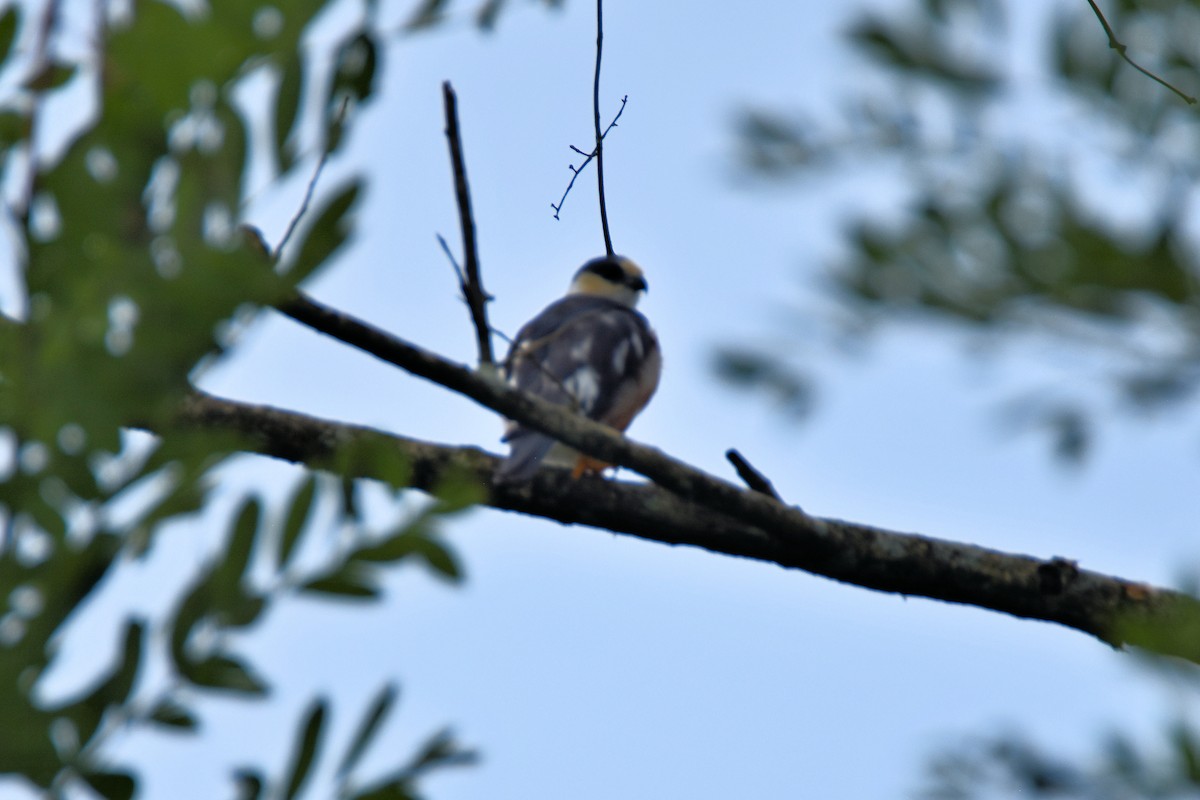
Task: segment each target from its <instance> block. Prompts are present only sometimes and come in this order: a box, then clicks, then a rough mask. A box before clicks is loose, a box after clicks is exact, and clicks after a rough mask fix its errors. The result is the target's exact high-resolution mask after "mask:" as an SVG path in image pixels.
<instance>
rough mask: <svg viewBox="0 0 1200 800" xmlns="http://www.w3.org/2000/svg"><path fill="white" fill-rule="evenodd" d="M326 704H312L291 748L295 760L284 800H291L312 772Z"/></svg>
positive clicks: (323, 702) (290, 769)
mask: <svg viewBox="0 0 1200 800" xmlns="http://www.w3.org/2000/svg"><path fill="white" fill-rule="evenodd" d="M325 712H326V703H325V701H324V700H323V699H318V700H316V701H314V702H313V704H312V706H311V707H310V708H309V711H308V715H307V716H306V717H305V720H304V726H303V729H302V730H301V732H300V737H299V739H297V741H296V744H295V746H294V748H293V753H294V754H295V759H294V760H293V762H292V765H291V767H290V768H289V769H288V778H287V783H286V788H285V789H284V792H283V797H284V798H285V800H292V798H294V797H295V796H296V795H297V794H299V793H300V789H301V788H302V787H303V786H304V782H305V781H306V780H307V779H308V775H309V773H310V772H311V771H312V765H313V761H314V760H315V759H316V756H317V750H318V748H319V747H320V744H321V732H322V727H323V726H324V724H325Z"/></svg>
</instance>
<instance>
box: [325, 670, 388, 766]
mask: <svg viewBox="0 0 1200 800" xmlns="http://www.w3.org/2000/svg"><path fill="white" fill-rule="evenodd" d="M396 696H397V690H396V686H395V684H392V683H388V684H385V685H384V686H383V688H382V689H380V690H379V693H378V694H377V695H375V700H374V701H373V702H372V703H371V706H370V708H369V709H368V710H367V713H366V714H365V715H364V716H363V718H362V721H361V722H359V724H358V732H357V733H355V734H354V739H353V740H351V742H350V747H349V748H348V749H347V750H346V755H345V756H343V757H342V763H341V764H339V765H338V768H337V774H338V776H339V777H340V776H344V775H347V774H349V772H350V771H351V770H352V769H354V767H355V765H356V764H358V761H359V759H360V758H362V755H363V753H364V752H366V749H367V746H368V745H370V743H371V740H372V739H374V738H375V735H376V734H377V733H378V732H379V729H380V727H381V726H382V725H383V721H384V719H385V718H386V717H387V715H388V712H389V711H390V710H391V709H392V706H393V705H395V703H396Z"/></svg>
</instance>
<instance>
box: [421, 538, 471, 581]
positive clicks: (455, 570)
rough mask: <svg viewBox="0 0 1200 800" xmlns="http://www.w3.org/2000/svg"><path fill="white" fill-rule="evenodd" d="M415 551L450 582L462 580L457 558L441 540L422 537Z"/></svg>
mask: <svg viewBox="0 0 1200 800" xmlns="http://www.w3.org/2000/svg"><path fill="white" fill-rule="evenodd" d="M417 553H418V554H419V555H420V556H421V557H422V558H423V559H425V563H426V564H427V565H429V568H430V569H432V570H433V571H434V572H436V573H437V574H438V575H441V576H442V577H443V578H445V579H447V580H449V581H451V582H452V583H454V582H458V581H460V580H462V567H460V566H459V563H458V558H457V557H455V555H454V553H452V552H451V551H450V548H448V547H446V546H445V545H444V544H442V543H441V542H439V541H437V540H436V539H432V538H425V537H423V538H422V539H421V544H420V546H419V547H418V548H417Z"/></svg>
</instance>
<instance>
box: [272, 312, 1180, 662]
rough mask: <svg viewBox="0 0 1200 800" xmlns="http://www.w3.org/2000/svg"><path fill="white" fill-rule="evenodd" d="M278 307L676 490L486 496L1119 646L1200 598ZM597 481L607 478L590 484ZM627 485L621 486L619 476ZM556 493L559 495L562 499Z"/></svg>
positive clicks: (542, 480)
mask: <svg viewBox="0 0 1200 800" xmlns="http://www.w3.org/2000/svg"><path fill="white" fill-rule="evenodd" d="M281 310H282V311H283V312H284V313H285V314H287V315H289V316H291V317H293V318H294V319H296V320H298V321H300V322H302V323H304V324H306V325H309V326H310V327H312V328H314V329H316V330H318V331H321V332H323V333H326V334H329V335H331V336H334V337H336V338H338V339H340V340H341V341H344V342H346V343H348V344H351V345H353V346H355V347H358V348H360V349H362V350H365V351H366V352H369V353H371V354H373V355H375V356H377V357H378V358H381V359H383V360H385V361H387V362H389V363H391V364H395V365H396V366H399V367H401V368H402V369H404V370H406V371H408V372H410V373H412V374H414V375H418V376H420V377H423V378H426V379H428V380H431V381H433V382H435V383H438V384H440V385H441V386H444V387H446V388H448V389H450V390H452V391H455V392H458V393H460V394H463V395H465V396H467V397H470V398H472V399H473V400H475V401H476V402H478V403H480V404H481V405H484V406H486V407H487V408H490V409H492V410H493V411H496V412H498V413H500V414H502V415H504V416H506V417H508V418H510V419H515V420H518V421H519V422H521V424H523V425H526V426H528V427H531V428H535V429H537V430H540V431H543V432H545V433H548V434H550V435H551V436H554V437H555V438H557V439H560V440H561V441H564V442H566V443H567V444H569V445H571V446H572V447H575V448H577V449H579V450H581V451H582V452H584V453H586V454H588V455H590V456H593V457H595V458H599V459H602V460H604V461H607V462H609V463H614V464H620V465H622V466H625V467H629V468H630V469H633V470H635V471H637V472H639V473H641V474H643V475H645V476H646V477H648V478H650V479H651V480H653V481H654V482H655V483H656V484H658V485H659V486H660V487H662V488H663V489H666V490H667V491H668V492H670V493H671V494H673V495H675V497H674V498H672V497H671V496H670V495H668V494H665V493H663V492H655V491H654V490H652V489H645V488H643V489H638V490H636V491H637V492H649V494H636V493H635V494H632V495H628V497H626V494H625V493H626V492H634V489H632V488H629V487H628V485H627V484H617V483H613V482H604V481H581V482H579V484H578V485H574V484H570V483H569V482H567V481H566V480H565V479H564V478H563V477H562V476H561V475H559V474H558V473H557V472H546V473H545V474H543V475H539V476H538V478H537V480H536V481H535V483H534V484H532V486H531V487H520V488H519V489H518V490H516V491H514V490H511V489H498V488H497V489H493V495H492V497H491V499H490V500H489V503H490V504H492V505H495V506H496V507H498V508H509V509H512V510H520V511H526V512H527V513H535V514H538V515H541V516H547V517H549V518H551V519H558V520H560V521H569V522H580V523H584V524H589V525H597V526H599V527H606V528H607V527H610V525H609V522H612V523H613V525H612V527H613V528H614V529H616V530H621V531H624V532H628V533H634V534H636V535H641V536H648V537H649V538H655V539H659V540H661V541H670V542H676V543H679V542H687V543H690V544H695V545H697V546H700V547H706V548H708V549H713V550H717V551H719V552H724V553H729V554H732V555H743V556H746V557H749V558H757V559H763V560H768V561H774V562H775V563H778V564H781V565H784V566H788V567H796V568H799V569H803V570H806V571H808V572H812V573H815V574H818V575H824V576H826V577H829V578H833V579H835V580H839V581H845V582H847V583H853V584H856V585H859V586H864V587H867V588H871V589H876V590H879V591H886V592H895V593H899V594H903V595H919V596H923V597H930V598H934V599H938V600H945V601H949V602H955V603H964V604H967V605H974V606H979V607H981V608H989V609H993V610H996V611H1003V612H1005V613H1008V614H1012V615H1014V616H1018V617H1026V618H1031V619H1042V620H1047V621H1051V622H1057V623H1060V624H1062V625H1066V626H1068V627H1072V628H1076V629H1078V630H1081V631H1084V632H1086V633H1089V634H1092V635H1093V636H1096V637H1098V638H1100V639H1102V640H1104V641H1108V642H1112V643H1114V644H1124V643H1127V642H1130V641H1135V640H1136V635H1135V634H1130V633H1128V632H1127V629H1126V628H1125V627H1123V626H1124V625H1125V624H1126V622H1127V620H1128V619H1130V618H1147V619H1150V618H1153V619H1163V618H1164V617H1165V616H1166V615H1168V614H1170V613H1173V612H1175V611H1176V610H1178V609H1181V608H1184V607H1186V608H1188V609H1190V610H1191V612H1192V613H1197V612H1196V609H1197V608H1200V604H1197V603H1196V601H1194V600H1192V599H1191V598H1187V597H1186V596H1184V595H1181V594H1178V593H1175V592H1171V591H1168V590H1161V589H1154V588H1151V587H1148V586H1145V585H1143V584H1138V583H1133V582H1129V581H1125V580H1121V579H1117V578H1111V577H1107V576H1104V575H1100V574H1097V573H1093V572H1088V571H1085V570H1080V569H1078V568H1077V567H1076V566H1075V565H1074V563H1073V562H1070V561H1066V560H1064V559H1053V560H1050V561H1042V560H1039V559H1036V558H1031V557H1028V556H1021V555H1011V554H1007V553H1002V552H998V551H995V550H989V549H986V548H982V547H977V546H974V545H967V544H959V543H956V542H949V541H943V540H939V539H933V538H930V537H926V536H919V535H915V534H905V533H896V532H892V531H886V530H881V529H877V528H871V527H868V526H865V525H856V524H852V523H847V522H841V521H837V520H830V519H820V518H816V517H811V516H809V515H807V514H805V513H804V512H802V511H800V510H799V509H798V508H792V507H788V506H785V505H783V504H782V503H779V502H777V501H775V500H773V499H772V498H770V497H767V496H766V495H764V494H761V493H759V492H755V491H745V490H742V489H739V488H738V487H735V486H733V485H731V484H729V483H726V482H725V481H722V480H719V479H717V478H715V477H713V476H711V475H708V474H707V473H704V472H702V471H700V470H697V469H695V468H693V467H691V466H689V465H687V464H685V463H683V462H681V461H678V460H676V459H674V458H671V457H670V456H668V455H666V454H665V453H663V452H661V451H659V450H657V449H655V448H652V447H647V446H645V445H640V444H637V443H635V442H632V441H630V440H629V439H627V438H625V437H624V436H622V435H620V434H618V433H616V432H614V431H612V430H611V429H609V428H606V427H604V426H602V425H598V424H597V423H594V422H591V421H590V420H587V419H584V418H582V417H579V416H577V415H575V414H572V413H570V412H569V411H567V410H566V409H564V408H561V407H558V406H554V405H550V404H548V403H546V402H544V401H541V400H539V399H537V398H533V397H529V396H527V395H524V394H522V393H520V392H517V391H514V390H512V389H510V388H508V387H507V386H504V385H503V384H501V383H500V382H498V381H494V380H489V379H487V378H484V377H481V376H480V375H477V374H476V373H474V372H472V371H470V370H468V369H466V368H465V367H462V366H459V365H457V364H454V363H451V362H449V361H446V360H445V359H443V358H441V357H439V356H437V355H434V354H433V353H429V352H427V351H424V350H422V349H421V348H418V347H415V346H414V345H411V344H409V343H407V342H404V341H402V340H400V339H397V338H395V337H393V336H390V335H388V334H386V333H384V332H383V331H380V330H378V329H376V328H373V327H371V326H369V325H366V324H365V323H362V322H359V321H357V320H354V319H353V318H351V317H348V316H346V315H343V314H339V313H337V312H335V311H332V310H331V309H328V308H325V307H324V306H321V305H320V304H318V303H316V302H314V301H312V300H310V299H307V298H304V297H298V298H297V299H296V300H294V301H292V302H290V303H288V304H286V305H284V306H282V307H281ZM284 441H286V438H285V439H284ZM439 452H440V451H439ZM489 464H490V462H489ZM488 469H490V466H489V467H488ZM488 474H489V473H488V472H487V471H486V470H483V471H481V472H480V473H479V475H480V478H479V479H480V480H481V481H482V482H484V483H487V482H488V481H489V480H490V478H489V477H487V476H488ZM547 481H550V482H552V483H550V484H547V483H546V482H547ZM593 484H595V485H597V486H599V487H601V488H596V489H592V488H588V487H591V486H592V485H593ZM622 486H623V487H625V488H613V487H622ZM580 487H583V488H580ZM605 487H606V488H605ZM610 491H612V492H617V493H618V494H617V495H615V496H616V497H619V498H621V500H620V502H619V503H618V505H617V506H616V509H620V508H623V507H624V503H625V502H626V500H628V502H630V503H640V504H641V506H643V507H646V508H648V509H652V510H654V512H655V513H654V515H653V516H652V517H649V518H646V517H642V518H639V519H638V521H637V524H636V525H634V524H632V523H630V522H625V523H622V522H621V521H620V520H621V517H620V515H619V514H617V512H616V511H614V512H613V514H614V515H615V516H614V517H613V518H612V519H611V520H610V519H608V518H607V517H603V515H600V517H603V518H600V517H597V514H598V513H599V512H598V511H597V507H596V506H593V505H591V504H592V503H593V501H597V502H599V498H600V497H601V496H605V497H608V496H609V495H607V494H605V493H607V492H610ZM579 492H583V493H584V495H583V496H580V495H579V494H578V493H579ZM593 493H595V496H593ZM518 498H519V504H518ZM583 499H586V502H583ZM560 502H562V503H564V505H562V506H560V505H559V503H560ZM539 504H541V505H539ZM582 515H586V517H585V516H582ZM684 520H686V524H684V522H683V521H684ZM701 522H703V525H704V526H709V525H716V526H718V527H719V529H720V530H721V531H723V532H724V534H723V537H722V538H720V540H719V543H717V544H714V542H713V540H712V539H711V538H710V536H711V534H709V533H704V534H695V535H693V534H689V533H687V531H691V530H693V529H694V528H695V526H697V525H701ZM660 527H661V528H662V530H661V531H658V532H657V533H656V532H655V529H658V528H660ZM702 527H703V526H702ZM704 530H708V528H704ZM730 531H735V532H736V533H735V534H731V533H730ZM729 537H732V538H729ZM1170 647H1171V648H1173V649H1172V652H1175V653H1176V654H1179V655H1186V656H1187V657H1189V658H1192V659H1193V660H1200V643H1198V644H1196V645H1188V647H1187V648H1186V649H1187V651H1188V652H1186V653H1185V652H1182V650H1184V649H1185V648H1183V646H1182V645H1170ZM1176 651H1180V652H1176Z"/></svg>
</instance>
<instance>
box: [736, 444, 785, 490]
mask: <svg viewBox="0 0 1200 800" xmlns="http://www.w3.org/2000/svg"><path fill="white" fill-rule="evenodd" d="M725 458H727V459H729V463H730V464H733V468H734V469H735V470H737V474H738V477H739V478H741V479H742V482H743V483H745V484H746V485H747V486H749V487H750V488H751V489H752V490H754V491H756V492H759V493H760V494H765V495H766V496H767V497H773V498H775V499H776V500H781V499H782V498H780V496H779V492H777V491H775V487H774V486H773V485H772V484H771V481H769V480H768V479H767V476H765V475H763V474H762V473H761V472H759V471H758V470H757V469H755V468H754V465H753V464H751V463H750V462H749V461H747V460H746V458H745V456H743V455H742V454H741V453H739V452H738V451H737V450H733V449H730V450H726V451H725Z"/></svg>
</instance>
